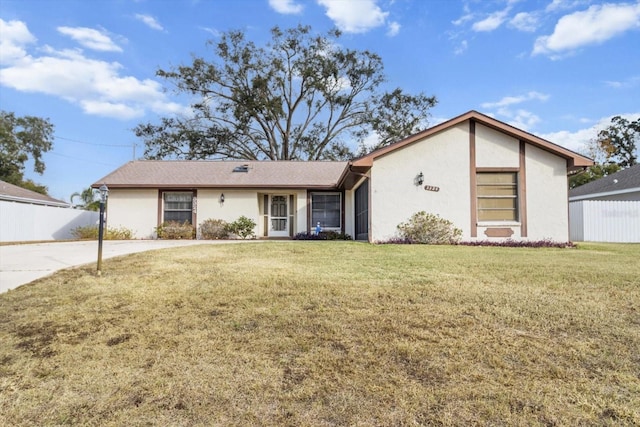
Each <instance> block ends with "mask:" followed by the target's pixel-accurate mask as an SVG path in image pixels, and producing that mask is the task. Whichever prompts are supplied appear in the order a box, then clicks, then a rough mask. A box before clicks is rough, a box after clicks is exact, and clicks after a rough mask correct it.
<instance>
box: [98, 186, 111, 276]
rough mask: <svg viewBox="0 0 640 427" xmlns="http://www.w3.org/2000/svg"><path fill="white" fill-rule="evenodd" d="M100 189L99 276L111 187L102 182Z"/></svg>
mask: <svg viewBox="0 0 640 427" xmlns="http://www.w3.org/2000/svg"><path fill="white" fill-rule="evenodd" d="M99 190H100V226H99V227H98V276H100V275H101V274H102V240H103V237H104V205H105V203H107V197H108V196H109V188H108V187H107V186H106V184H102V185H101V186H100V188H99Z"/></svg>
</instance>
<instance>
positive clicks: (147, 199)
mask: <svg viewBox="0 0 640 427" xmlns="http://www.w3.org/2000/svg"><path fill="white" fill-rule="evenodd" d="M157 220H158V190H156V189H149V190H124V189H118V188H112V189H110V190H109V199H108V201H107V227H114V228H118V227H125V228H128V229H130V230H131V231H132V232H133V237H134V238H136V239H152V238H154V236H155V231H154V228H155V227H156V226H157V225H158V222H157Z"/></svg>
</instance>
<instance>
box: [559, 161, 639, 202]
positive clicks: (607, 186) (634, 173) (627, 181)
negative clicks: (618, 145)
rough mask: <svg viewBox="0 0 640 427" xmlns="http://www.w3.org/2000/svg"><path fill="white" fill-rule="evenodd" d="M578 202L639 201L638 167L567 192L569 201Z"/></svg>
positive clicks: (632, 167)
mask: <svg viewBox="0 0 640 427" xmlns="http://www.w3.org/2000/svg"><path fill="white" fill-rule="evenodd" d="M579 200H618V201H622V200H640V165H635V166H631V167H630V168H627V169H623V170H621V171H619V172H616V173H612V174H611V175H607V176H605V177H604V178H600V179H597V180H595V181H591V182H588V183H586V184H584V185H581V186H579V187H576V188H573V189H571V190H569V201H570V202H577V201H579Z"/></svg>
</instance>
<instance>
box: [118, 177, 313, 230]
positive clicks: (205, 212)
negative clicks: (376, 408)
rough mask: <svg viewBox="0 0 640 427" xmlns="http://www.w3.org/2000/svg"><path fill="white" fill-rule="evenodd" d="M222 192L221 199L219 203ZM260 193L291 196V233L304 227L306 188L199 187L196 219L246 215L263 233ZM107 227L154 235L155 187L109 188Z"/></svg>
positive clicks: (156, 221)
mask: <svg viewBox="0 0 640 427" xmlns="http://www.w3.org/2000/svg"><path fill="white" fill-rule="evenodd" d="M221 194H224V198H225V202H224V203H220V195H221ZM263 194H282V195H286V196H289V195H293V196H294V200H295V202H294V205H295V206H293V209H295V211H294V212H293V217H294V234H295V233H298V232H302V231H306V229H307V192H306V190H289V189H264V190H262V189H261V190H260V191H259V192H258V191H257V190H233V189H199V190H198V191H197V202H196V222H197V225H198V226H200V224H202V222H203V221H205V220H207V219H223V220H225V221H227V222H232V221H235V220H236V219H238V218H239V217H240V216H243V215H244V216H246V217H247V218H250V219H252V220H254V221H255V222H256V224H257V226H256V228H255V233H256V235H257V236H263V235H264V223H265V221H264V217H263V215H262V214H261V210H262V208H261V206H260V205H261V204H262V203H263V202H262V197H263ZM107 218H108V226H109V227H126V228H128V229H130V230H132V231H133V233H134V238H136V239H152V238H155V237H156V235H155V227H156V226H157V225H158V190H157V189H149V190H123V189H112V190H110V192H109V202H108V204H107Z"/></svg>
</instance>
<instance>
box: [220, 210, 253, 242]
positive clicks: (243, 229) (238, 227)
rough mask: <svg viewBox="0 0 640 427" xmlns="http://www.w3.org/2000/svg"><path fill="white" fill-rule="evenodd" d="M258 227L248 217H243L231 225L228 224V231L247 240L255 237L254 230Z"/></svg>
mask: <svg viewBox="0 0 640 427" xmlns="http://www.w3.org/2000/svg"><path fill="white" fill-rule="evenodd" d="M255 227H256V222H255V221H254V220H252V219H250V218H247V217H246V216H244V215H243V216H241V217H240V218H238V219H236V220H235V221H233V222H232V223H230V224H227V231H228V232H229V233H231V234H235V235H236V236H238V237H240V238H242V239H246V238H247V237H249V236H253V235H254V234H255V233H254V232H253V229H254V228H255Z"/></svg>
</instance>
